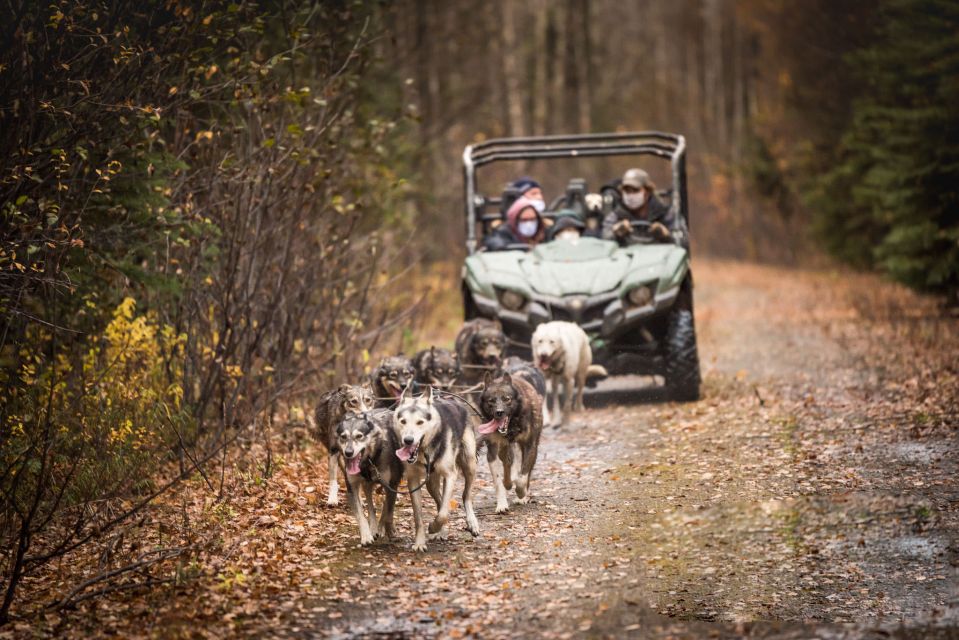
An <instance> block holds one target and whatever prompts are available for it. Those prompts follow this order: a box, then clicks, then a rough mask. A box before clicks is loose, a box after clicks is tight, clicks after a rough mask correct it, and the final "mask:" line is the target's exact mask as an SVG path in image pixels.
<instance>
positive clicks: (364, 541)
mask: <svg viewBox="0 0 959 640" xmlns="http://www.w3.org/2000/svg"><path fill="white" fill-rule="evenodd" d="M371 544H373V534H372V533H369V534H367V535H365V536H364V535H362V534H361V535H360V546H361V547H368V546H370V545H371Z"/></svg>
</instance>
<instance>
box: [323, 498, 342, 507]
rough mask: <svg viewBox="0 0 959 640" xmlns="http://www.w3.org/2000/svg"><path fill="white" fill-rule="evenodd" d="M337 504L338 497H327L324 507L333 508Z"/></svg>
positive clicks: (338, 501) (338, 502)
mask: <svg viewBox="0 0 959 640" xmlns="http://www.w3.org/2000/svg"><path fill="white" fill-rule="evenodd" d="M338 504H340V497H339V496H330V497H328V498H327V499H326V506H328V507H335V506H337V505H338Z"/></svg>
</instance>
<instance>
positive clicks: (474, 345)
mask: <svg viewBox="0 0 959 640" xmlns="http://www.w3.org/2000/svg"><path fill="white" fill-rule="evenodd" d="M456 355H457V356H458V358H459V361H460V365H461V367H462V369H463V374H462V376H460V381H461V383H462V384H465V385H469V386H473V385H475V384H477V383H478V382H480V381H481V380H482V379H483V376H484V374H485V373H486V371H495V370H496V369H497V368H498V367H499V366H500V363H501V362H502V360H503V357H504V356H505V355H506V334H505V333H503V327H502V326H501V325H500V323H499V322H497V321H495V320H488V319H486V318H475V319H473V320H469V321H468V322H465V323H464V324H463V327H462V328H461V329H460V331H459V333H458V334H457V335H456Z"/></svg>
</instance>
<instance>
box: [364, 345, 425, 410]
mask: <svg viewBox="0 0 959 640" xmlns="http://www.w3.org/2000/svg"><path fill="white" fill-rule="evenodd" d="M415 376H416V369H414V368H413V362H412V361H411V360H410V359H409V358H407V357H406V356H404V355H403V354H400V355H397V356H389V357H386V358H383V360H381V361H380V364H379V366H378V367H376V369H374V370H373V373H371V374H370V384H371V386H372V387H373V395H374V396H376V406H377V408H381V409H392V408H393V407H395V406H396V403H397V401H398V400H399V399H400V396H401V395H402V394H403V389H405V388H406V387H407V385H409V384H410V383H411V382H413V379H414V377H415Z"/></svg>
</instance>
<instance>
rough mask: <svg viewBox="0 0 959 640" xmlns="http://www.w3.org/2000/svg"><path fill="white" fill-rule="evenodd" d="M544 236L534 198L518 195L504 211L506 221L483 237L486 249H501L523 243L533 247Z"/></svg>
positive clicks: (544, 232) (544, 231) (544, 228)
mask: <svg viewBox="0 0 959 640" xmlns="http://www.w3.org/2000/svg"><path fill="white" fill-rule="evenodd" d="M545 236H546V225H544V224H543V218H542V216H540V215H539V211H538V210H537V208H536V202H535V200H534V199H531V198H527V197H526V196H521V197H519V198H518V199H517V200H516V202H514V203H513V204H512V205H510V208H509V210H508V211H507V212H506V222H505V223H504V224H501V225H499V226H498V227H496V229H495V230H494V231H493V232H492V233H490V234H489V235H487V236H486V237H485V238H484V239H483V246H485V247H486V250H487V251H502V250H504V249H508V248H509V245H519V244H525V245H528V246H530V247H533V246H535V245H537V244H539V243H540V242H542V241H543V238H544V237H545Z"/></svg>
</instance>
